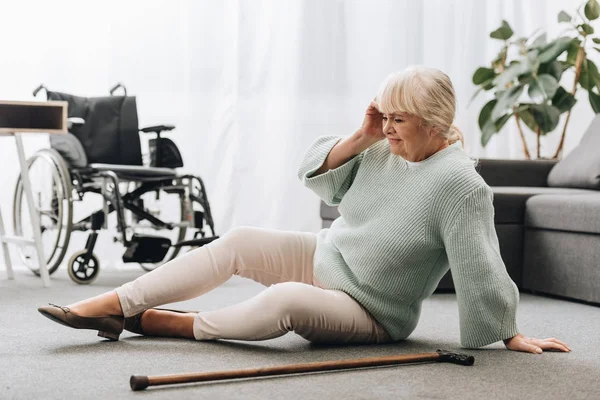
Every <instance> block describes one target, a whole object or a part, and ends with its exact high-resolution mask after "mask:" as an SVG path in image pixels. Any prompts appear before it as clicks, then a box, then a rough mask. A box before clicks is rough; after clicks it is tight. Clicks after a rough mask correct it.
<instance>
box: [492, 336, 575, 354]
mask: <svg viewBox="0 0 600 400" xmlns="http://www.w3.org/2000/svg"><path fill="white" fill-rule="evenodd" d="M504 345H505V346H506V348H507V349H509V350H514V351H524V352H527V353H538V354H539V353H542V352H543V351H544V350H559V351H564V352H569V351H571V349H570V348H569V346H567V344H566V343H564V342H562V341H560V340H558V339H555V338H549V339H536V338H530V337H526V336H523V335H521V334H520V333H519V334H517V335H516V336H514V337H512V338H510V339H505V340H504Z"/></svg>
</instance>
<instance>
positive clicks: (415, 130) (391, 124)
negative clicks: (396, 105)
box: [383, 113, 439, 161]
mask: <svg viewBox="0 0 600 400" xmlns="http://www.w3.org/2000/svg"><path fill="white" fill-rule="evenodd" d="M383 133H384V134H385V136H386V140H388V141H389V142H390V151H391V152H392V153H393V154H396V155H398V156H401V157H402V158H404V159H405V160H408V161H422V160H424V159H426V158H427V157H429V156H430V155H431V154H433V153H435V152H436V151H437V149H438V148H439V143H438V142H439V140H436V139H435V138H436V137H437V136H436V135H433V136H432V135H431V128H429V127H425V126H421V119H420V118H419V117H417V116H415V115H410V114H407V113H398V114H383ZM437 138H438V139H439V137H437Z"/></svg>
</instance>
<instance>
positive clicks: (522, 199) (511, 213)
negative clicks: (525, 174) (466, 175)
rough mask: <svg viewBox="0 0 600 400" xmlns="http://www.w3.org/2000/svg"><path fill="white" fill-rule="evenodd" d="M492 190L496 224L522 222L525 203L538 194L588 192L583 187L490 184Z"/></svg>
mask: <svg viewBox="0 0 600 400" xmlns="http://www.w3.org/2000/svg"><path fill="white" fill-rule="evenodd" d="M492 190H493V192H494V222H495V223H497V224H521V225H522V224H523V223H524V221H525V203H526V202H527V200H528V199H529V198H530V197H532V196H536V195H540V194H565V195H566V194H568V195H572V194H577V195H579V194H588V193H590V192H591V191H590V190H585V189H569V188H549V187H532V186H522V187H520V186H492Z"/></svg>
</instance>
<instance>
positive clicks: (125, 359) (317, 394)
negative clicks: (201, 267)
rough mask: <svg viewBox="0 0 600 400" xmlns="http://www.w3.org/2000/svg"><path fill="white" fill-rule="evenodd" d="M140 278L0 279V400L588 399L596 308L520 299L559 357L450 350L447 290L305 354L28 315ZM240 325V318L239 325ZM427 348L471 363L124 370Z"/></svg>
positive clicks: (220, 301) (231, 289)
mask: <svg viewBox="0 0 600 400" xmlns="http://www.w3.org/2000/svg"><path fill="white" fill-rule="evenodd" d="M142 272H143V271H142V270H141V269H140V270H137V269H124V270H118V269H115V268H113V269H112V270H103V271H101V276H100V277H99V278H98V280H97V281H96V282H95V283H94V284H93V285H90V286H79V285H76V284H74V283H72V282H71V281H70V280H69V278H68V277H67V274H66V272H65V270H64V269H61V270H59V271H57V272H56V273H55V274H54V275H53V277H52V278H53V279H52V283H53V286H52V287H51V288H42V286H41V281H40V280H39V278H36V277H34V276H33V275H32V274H30V273H29V272H28V271H25V270H19V271H17V273H16V280H14V281H8V280H6V275H5V274H4V271H0V321H1V322H0V398H2V399H65V398H73V399H94V398H105V399H114V398H119V399H122V398H123V399H124V398H148V399H150V398H180V399H187V398H194V399H266V398H268V399H295V398H299V399H305V398H306V399H332V398H344V399H391V398H394V399H454V398H456V399H482V398H485V399H521V398H522V399H566V398H569V399H600V386H599V384H598V381H599V378H600V358H599V357H598V356H599V355H600V351H599V350H598V349H599V348H600V307H596V306H593V305H586V304H581V303H576V302H571V301H565V300H560V299H555V298H549V297H545V296H534V295H531V294H526V293H522V294H521V303H520V307H519V312H518V323H519V328H520V330H521V332H522V333H523V334H525V335H527V336H534V337H540V338H542V337H552V336H555V337H557V338H559V339H561V340H563V341H565V342H566V343H567V344H569V345H570V346H571V349H572V351H571V352H570V353H559V352H544V353H543V354H539V355H537V354H527V353H520V352H514V351H509V350H506V349H505V348H504V345H503V344H502V342H498V343H496V344H493V345H490V346H487V347H485V348H483V349H477V350H467V349H463V348H461V347H460V342H459V328H458V327H459V325H458V309H457V305H456V296H455V295H454V294H434V295H433V296H432V297H431V298H429V299H427V300H426V301H425V303H424V307H423V313H422V316H421V321H420V323H419V325H418V327H417V329H416V330H415V332H414V333H413V334H412V335H411V337H410V338H409V339H408V340H406V341H404V342H400V343H397V344H393V345H365V346H316V345H312V344H310V343H309V342H308V341H306V340H304V339H303V338H301V337H300V336H298V335H296V334H294V333H288V334H287V335H285V336H283V337H280V338H277V339H272V340H265V341H260V342H242V341H214V342H195V341H189V340H183V339H181V340H180V339H163V338H145V337H141V336H138V335H134V334H130V333H128V332H124V334H123V335H122V336H121V340H120V341H118V342H109V341H106V340H104V339H101V338H99V337H97V336H95V332H92V331H83V330H80V331H76V330H72V329H69V328H66V327H64V326H62V325H59V324H56V323H53V322H52V321H50V320H48V319H46V318H44V317H42V316H41V315H40V314H39V313H38V312H37V307H38V306H40V305H44V304H46V303H48V302H53V303H57V304H68V303H72V302H75V301H77V300H80V299H82V298H85V297H89V296H92V295H96V294H99V293H102V292H104V291H106V290H109V289H112V288H114V287H116V286H118V285H120V284H121V283H124V282H126V281H128V280H131V279H134V278H135V277H137V276H139V275H140V274H141V273H142ZM262 289H263V286H261V285H259V284H257V283H255V282H252V281H249V280H246V279H243V278H238V277H234V278H232V279H231V280H229V281H228V282H227V283H226V284H224V285H223V286H221V287H219V288H217V289H216V290H214V291H212V292H210V293H208V294H206V295H204V296H201V297H200V298H197V299H194V300H192V301H188V302H185V303H178V304H177V306H179V307H181V308H187V309H204V310H208V309H215V308H219V307H223V306H226V305H229V304H233V303H236V302H239V301H241V300H243V299H246V298H248V297H250V296H252V295H254V294H256V293H257V292H259V291H260V290H262ZM240 323H243V321H240ZM438 348H442V349H447V350H451V351H457V352H462V353H466V354H470V355H473V356H474V357H475V365H474V366H471V367H466V366H459V365H454V364H445V363H420V364H406V365H400V366H389V367H373V368H363V369H358V370H347V371H336V372H319V373H312V374H296V375H291V376H284V377H264V378H253V379H249V378H247V379H244V380H236V381H233V380H230V381H220V382H212V383H210V382H206V383H196V384H187V385H179V386H171V387H166V386H164V387H155V388H149V389H147V390H146V391H144V392H132V391H131V390H130V388H129V377H130V375H132V374H144V375H160V374H172V373H183V372H201V371H202V372H203V371H218V370H230V369H242V368H255V367H266V366H275V365H284V364H291V363H305V362H314V361H328V360H340V359H350V358H361V357H375V356H385V355H393V354H405V353H423V352H432V351H435V350H436V349H438Z"/></svg>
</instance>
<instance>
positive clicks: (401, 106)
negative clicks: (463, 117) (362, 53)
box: [375, 66, 465, 148]
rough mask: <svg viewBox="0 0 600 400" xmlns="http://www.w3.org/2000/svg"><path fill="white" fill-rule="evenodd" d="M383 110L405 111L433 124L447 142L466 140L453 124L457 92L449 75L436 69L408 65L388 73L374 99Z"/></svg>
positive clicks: (388, 111)
mask: <svg viewBox="0 0 600 400" xmlns="http://www.w3.org/2000/svg"><path fill="white" fill-rule="evenodd" d="M375 100H376V101H377V103H378V105H379V111H381V112H383V113H384V114H394V113H401V112H405V113H408V114H411V115H416V116H417V117H419V118H420V119H421V123H422V124H424V125H427V126H431V127H435V128H437V129H438V130H439V135H440V136H442V137H443V138H444V139H447V140H448V142H449V143H450V144H452V143H454V142H457V141H459V140H460V141H461V142H462V146H463V148H464V146H465V141H464V137H463V134H462V132H461V131H460V130H459V129H458V127H456V125H454V124H453V123H452V122H453V121H454V114H455V113H456V95H455V93H454V87H453V86H452V81H451V80H450V77H448V75H446V74H445V73H443V72H442V71H440V70H439V69H435V68H429V67H424V66H411V67H408V68H406V69H405V70H404V71H399V72H395V73H392V74H390V75H389V76H388V77H387V78H386V79H385V80H384V81H383V83H382V84H381V88H380V89H379V93H378V94H377V97H376V99H375Z"/></svg>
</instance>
